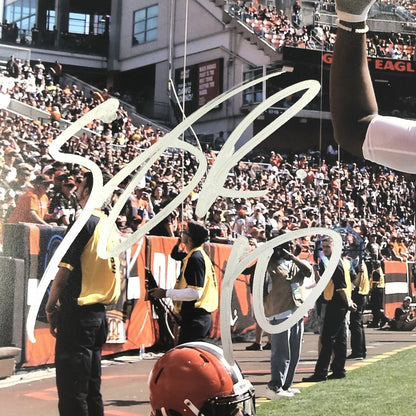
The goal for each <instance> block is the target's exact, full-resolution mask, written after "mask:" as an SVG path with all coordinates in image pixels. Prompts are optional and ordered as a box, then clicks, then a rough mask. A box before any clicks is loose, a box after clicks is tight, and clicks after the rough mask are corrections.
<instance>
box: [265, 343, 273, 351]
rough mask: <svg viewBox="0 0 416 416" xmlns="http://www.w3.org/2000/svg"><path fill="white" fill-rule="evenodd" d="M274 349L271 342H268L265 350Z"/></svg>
mask: <svg viewBox="0 0 416 416" xmlns="http://www.w3.org/2000/svg"><path fill="white" fill-rule="evenodd" d="M271 349H272V344H271V343H270V342H268V343H267V344H266V345H265V346H264V347H263V350H271Z"/></svg>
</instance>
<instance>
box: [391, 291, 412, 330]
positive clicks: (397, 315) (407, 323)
mask: <svg viewBox="0 0 416 416" xmlns="http://www.w3.org/2000/svg"><path fill="white" fill-rule="evenodd" d="M411 302H412V298H411V297H410V296H406V297H405V298H404V299H403V303H402V304H401V305H400V306H399V307H398V308H396V310H395V311H394V319H392V320H391V321H390V322H389V325H390V328H391V329H393V330H395V331H412V330H413V328H415V327H416V317H415V311H414V309H413V308H411V307H410V303H411Z"/></svg>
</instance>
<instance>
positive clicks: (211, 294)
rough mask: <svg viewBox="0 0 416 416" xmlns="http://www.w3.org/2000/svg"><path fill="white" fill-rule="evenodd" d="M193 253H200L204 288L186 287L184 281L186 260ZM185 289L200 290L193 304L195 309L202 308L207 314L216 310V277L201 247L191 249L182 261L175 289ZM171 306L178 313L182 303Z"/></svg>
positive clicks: (175, 302) (178, 302)
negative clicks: (202, 260)
mask: <svg viewBox="0 0 416 416" xmlns="http://www.w3.org/2000/svg"><path fill="white" fill-rule="evenodd" d="M195 251H200V252H201V253H202V256H203V258H204V263H205V280H204V286H203V287H202V288H200V287H194V286H188V284H187V282H186V279H185V269H186V266H187V264H188V260H189V258H190V257H191V255H192V254H193V253H194V252H195ZM186 287H193V288H194V289H202V296H201V297H200V299H198V300H197V301H196V302H195V308H202V309H205V310H206V311H207V312H213V311H215V310H217V309H218V284H217V277H216V275H215V271H214V267H213V265H212V262H211V259H210V258H209V257H208V254H207V253H205V251H204V250H203V248H202V247H196V248H194V249H192V250H191V251H190V252H189V253H188V255H187V256H186V257H185V258H184V259H183V261H182V268H181V274H180V276H179V279H178V280H177V282H176V284H175V289H185V288H186ZM173 304H174V311H175V313H179V312H180V311H181V309H182V301H174V302H173Z"/></svg>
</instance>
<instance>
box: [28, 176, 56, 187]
mask: <svg viewBox="0 0 416 416" xmlns="http://www.w3.org/2000/svg"><path fill="white" fill-rule="evenodd" d="M32 183H33V184H36V185H39V184H41V183H45V184H48V183H52V179H51V178H49V176H47V175H38V176H36V178H35V179H33V181H32Z"/></svg>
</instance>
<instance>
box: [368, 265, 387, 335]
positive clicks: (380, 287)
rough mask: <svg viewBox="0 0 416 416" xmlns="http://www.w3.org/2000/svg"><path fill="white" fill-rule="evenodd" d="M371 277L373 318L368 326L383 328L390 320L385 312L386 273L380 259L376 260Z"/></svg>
mask: <svg viewBox="0 0 416 416" xmlns="http://www.w3.org/2000/svg"><path fill="white" fill-rule="evenodd" d="M373 267H374V268H373V271H372V272H371V277H370V308H371V312H372V314H373V320H372V321H371V322H370V323H369V324H368V325H367V327H368V328H379V327H380V328H383V326H384V325H385V324H386V323H387V322H389V318H387V316H386V315H385V314H384V287H385V282H384V273H383V268H382V266H381V262H380V261H378V260H377V261H375V262H374V266H373Z"/></svg>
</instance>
